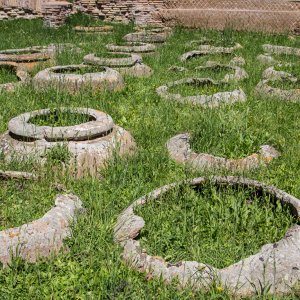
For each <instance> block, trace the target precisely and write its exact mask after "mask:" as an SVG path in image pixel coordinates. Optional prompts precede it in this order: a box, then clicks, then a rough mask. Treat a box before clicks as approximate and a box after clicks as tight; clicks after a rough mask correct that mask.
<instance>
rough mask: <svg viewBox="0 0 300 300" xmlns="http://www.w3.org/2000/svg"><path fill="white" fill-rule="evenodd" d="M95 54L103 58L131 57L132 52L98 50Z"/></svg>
mask: <svg viewBox="0 0 300 300" xmlns="http://www.w3.org/2000/svg"><path fill="white" fill-rule="evenodd" d="M95 56H97V57H101V58H103V57H104V58H130V57H131V54H126V53H113V52H96V53H95Z"/></svg>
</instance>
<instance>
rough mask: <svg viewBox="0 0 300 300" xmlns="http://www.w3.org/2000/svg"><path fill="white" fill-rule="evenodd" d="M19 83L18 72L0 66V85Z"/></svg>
mask: <svg viewBox="0 0 300 300" xmlns="http://www.w3.org/2000/svg"><path fill="white" fill-rule="evenodd" d="M17 81H18V77H17V75H16V71H15V70H14V69H13V68H11V67H9V66H8V67H7V66H5V67H2V66H0V84H3V83H8V82H17Z"/></svg>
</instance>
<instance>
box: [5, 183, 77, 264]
mask: <svg viewBox="0 0 300 300" xmlns="http://www.w3.org/2000/svg"><path fill="white" fill-rule="evenodd" d="M26 179H28V178H26ZM82 209H83V208H82V202H81V200H80V199H79V198H78V197H77V196H75V195H73V194H64V195H57V196H56V198H55V207H53V208H52V209H51V210H49V211H48V212H47V213H46V214H45V215H44V216H43V217H42V218H40V219H38V220H35V221H33V222H31V223H28V224H24V225H22V226H20V227H15V228H10V229H6V230H3V231H0V261H1V263H2V264H3V266H4V267H6V266H7V265H8V264H9V263H10V262H11V260H12V258H15V257H21V258H22V259H24V260H27V261H29V262H32V263H34V262H36V261H37V259H38V258H40V257H48V256H50V255H52V254H58V253H59V251H60V250H61V249H62V247H63V241H64V240H65V239H66V238H68V237H71V228H70V225H71V224H72V222H73V221H74V220H75V215H76V213H77V212H81V211H82Z"/></svg>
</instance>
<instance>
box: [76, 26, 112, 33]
mask: <svg viewBox="0 0 300 300" xmlns="http://www.w3.org/2000/svg"><path fill="white" fill-rule="evenodd" d="M73 29H74V30H75V31H76V32H83V33H93V32H95V33H110V32H112V31H113V29H114V27H113V26H110V25H103V26H75V27H74V28H73Z"/></svg>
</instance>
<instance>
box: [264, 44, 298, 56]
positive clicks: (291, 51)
mask: <svg viewBox="0 0 300 300" xmlns="http://www.w3.org/2000/svg"><path fill="white" fill-rule="evenodd" d="M262 48H263V50H264V51H265V52H266V53H268V54H287V55H295V56H300V48H293V47H287V46H278V45H271V44H264V45H263V46H262Z"/></svg>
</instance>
